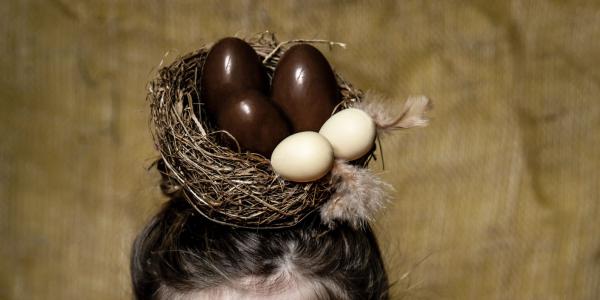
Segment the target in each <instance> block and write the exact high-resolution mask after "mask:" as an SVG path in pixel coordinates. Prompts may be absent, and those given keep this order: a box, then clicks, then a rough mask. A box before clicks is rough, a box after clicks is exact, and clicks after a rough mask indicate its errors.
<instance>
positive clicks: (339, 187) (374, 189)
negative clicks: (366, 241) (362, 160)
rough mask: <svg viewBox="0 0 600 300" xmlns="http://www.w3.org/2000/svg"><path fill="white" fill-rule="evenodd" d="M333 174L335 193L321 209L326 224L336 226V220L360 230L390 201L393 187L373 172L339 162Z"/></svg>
mask: <svg viewBox="0 0 600 300" xmlns="http://www.w3.org/2000/svg"><path fill="white" fill-rule="evenodd" d="M331 172H332V173H331V175H332V179H333V180H334V183H335V184H336V190H335V192H334V194H333V195H332V197H331V199H330V200H329V201H327V203H325V204H324V205H323V206H322V207H321V218H322V219H323V221H325V222H326V223H328V224H330V225H332V226H333V224H334V223H335V221H336V220H339V221H346V222H348V223H349V224H350V225H352V226H353V227H355V228H359V227H361V226H362V225H363V224H364V223H366V222H368V221H371V220H373V217H374V215H375V214H376V213H377V212H378V211H379V210H380V209H381V208H383V207H384V206H385V204H386V203H387V202H389V198H390V196H389V192H390V191H391V190H392V189H393V188H392V186H391V185H390V184H388V183H385V182H383V181H382V180H381V179H380V178H379V177H378V176H377V175H375V174H373V173H372V172H371V171H370V170H368V169H365V168H361V167H358V166H353V165H350V164H348V163H347V162H345V161H343V160H336V162H335V164H334V166H333V169H332V170H331Z"/></svg>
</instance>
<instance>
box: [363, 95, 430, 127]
mask: <svg viewBox="0 0 600 300" xmlns="http://www.w3.org/2000/svg"><path fill="white" fill-rule="evenodd" d="M355 107H356V108H359V109H362V110H363V111H365V112H366V113H367V114H369V115H370V116H371V118H373V121H374V122H375V125H376V126H377V134H378V135H379V136H381V135H382V134H384V133H389V132H390V131H393V130H396V129H405V128H411V127H424V126H427V123H428V121H429V120H428V119H427V118H425V113H426V112H427V111H428V110H429V109H430V108H431V101H429V98H427V97H425V96H411V97H409V98H408V99H407V100H406V102H404V107H403V108H402V110H401V111H400V112H399V113H398V114H397V116H396V114H394V115H392V112H391V110H390V109H389V107H388V106H387V105H385V104H384V101H383V98H382V97H381V96H379V95H377V94H375V93H373V92H368V93H367V94H366V95H365V97H364V100H363V101H362V102H359V103H357V104H356V105H355Z"/></svg>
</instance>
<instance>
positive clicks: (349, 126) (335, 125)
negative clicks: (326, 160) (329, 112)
mask: <svg viewBox="0 0 600 300" xmlns="http://www.w3.org/2000/svg"><path fill="white" fill-rule="evenodd" d="M319 133H320V134H321V135H323V136H324V137H325V138H327V140H328V141H329V143H331V146H332V147H333V154H334V156H335V158H341V159H345V160H348V161H350V160H355V159H357V158H360V157H362V156H363V155H365V154H367V153H368V152H369V150H371V148H372V147H373V142H374V141H375V135H376V134H377V130H376V127H375V122H373V119H372V118H371V116H369V115H368V114H367V113H365V112H364V111H362V110H360V109H357V108H348V109H344V110H342V111H340V112H338V113H336V114H334V115H333V116H331V117H330V118H329V119H328V120H327V121H326V122H325V124H323V126H322V127H321V130H319Z"/></svg>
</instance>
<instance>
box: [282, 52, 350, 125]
mask: <svg viewBox="0 0 600 300" xmlns="http://www.w3.org/2000/svg"><path fill="white" fill-rule="evenodd" d="M271 98H272V100H273V101H274V102H275V103H276V104H277V105H278V106H279V107H280V108H281V110H282V111H283V113H284V114H285V115H286V117H287V118H288V119H289V120H290V122H291V124H292V128H293V131H294V132H300V131H319V129H320V128H321V125H323V123H325V121H327V119H328V118H329V117H330V116H331V114H332V112H333V110H334V109H335V106H336V105H337V104H338V103H339V102H340V98H341V97H340V93H339V89H338V86H337V83H336V80H335V75H334V73H333V70H332V69H331V66H330V65H329V63H328V62H327V59H326V58H325V56H323V54H321V52H320V51H319V50H317V48H315V47H313V46H311V45H308V44H300V45H296V46H293V47H291V48H290V49H289V50H287V51H286V52H285V53H284V54H283V57H281V60H280V61H279V63H278V64H277V67H276V68H275V73H274V74H273V81H272V84H271Z"/></svg>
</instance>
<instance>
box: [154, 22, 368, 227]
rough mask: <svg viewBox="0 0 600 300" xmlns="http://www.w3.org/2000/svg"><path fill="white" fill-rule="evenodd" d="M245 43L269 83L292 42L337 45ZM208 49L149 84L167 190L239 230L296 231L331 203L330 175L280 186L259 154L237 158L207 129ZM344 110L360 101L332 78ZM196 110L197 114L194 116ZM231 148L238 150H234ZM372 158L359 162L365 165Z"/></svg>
mask: <svg viewBox="0 0 600 300" xmlns="http://www.w3.org/2000/svg"><path fill="white" fill-rule="evenodd" d="M247 42H248V43H249V44H250V45H251V46H252V47H253V48H254V49H255V50H256V52H257V53H258V55H259V56H260V58H261V60H263V63H264V65H265V67H266V69H267V72H268V75H269V78H271V77H272V73H273V70H274V69H275V66H276V65H277V62H278V61H279V59H280V57H281V55H282V54H283V52H285V50H286V49H287V47H288V46H290V45H291V44H293V43H327V44H328V45H329V46H335V45H338V46H343V44H341V43H335V42H329V41H323V40H293V41H288V42H283V43H279V42H278V41H277V40H276V39H275V36H274V35H273V34H272V33H269V32H265V33H262V34H259V35H257V36H255V37H253V38H251V39H248V40H247ZM209 47H210V45H209V46H206V47H202V48H200V49H198V50H197V51H195V52H192V53H189V54H187V55H184V56H182V57H180V58H177V59H176V60H175V62H173V63H172V64H171V65H169V66H166V67H163V68H162V69H160V70H159V72H158V77H157V78H156V79H155V80H154V81H152V82H151V83H150V84H149V94H148V100H149V101H150V107H151V128H152V135H153V138H154V142H155V145H156V148H157V149H158V151H159V152H160V157H161V159H162V160H163V161H164V165H165V170H164V175H165V176H167V177H168V178H169V179H170V180H169V181H170V182H172V183H173V184H172V186H170V187H168V188H170V189H171V190H177V189H179V190H181V192H182V194H183V195H185V197H186V198H187V200H188V201H189V202H190V204H191V205H192V206H194V208H196V210H197V211H198V212H199V213H200V214H202V215H204V216H205V217H207V218H209V219H211V220H213V221H215V222H219V223H224V224H228V225H232V226H239V227H253V228H255V227H260V228H281V227H288V226H293V225H295V224H297V223H298V222H300V221H301V220H302V219H303V218H304V217H305V216H306V215H308V214H309V213H311V212H312V211H315V210H316V209H318V208H319V207H320V206H321V205H322V204H323V203H325V202H326V201H328V200H329V198H330V197H331V195H332V193H333V192H334V191H333V187H332V185H333V184H332V178H331V176H330V175H328V176H326V177H324V178H322V179H321V180H319V181H316V182H311V183H295V182H290V181H286V180H283V179H282V178H281V177H279V176H278V175H277V174H275V173H274V172H273V170H272V169H271V165H270V161H269V160H268V159H267V158H265V157H262V156H261V155H258V154H254V153H248V152H240V151H235V150H232V149H231V148H229V147H225V146H223V143H221V142H219V141H220V140H222V139H223V138H224V136H225V138H228V139H231V140H234V139H233V138H232V137H230V136H229V137H227V133H225V132H223V131H219V130H216V129H215V128H213V127H211V125H210V124H209V122H208V121H207V118H206V115H205V112H204V111H201V110H200V111H198V105H197V103H198V102H200V101H201V99H200V95H201V93H200V88H201V87H200V84H199V83H200V81H201V80H200V77H201V75H202V66H203V64H204V61H205V59H206V55H207V53H208V50H209ZM336 77H337V81H338V85H339V88H340V92H341V95H342V99H343V101H342V102H341V104H340V105H339V107H338V108H337V109H338V110H339V109H343V108H347V107H350V106H353V105H354V104H355V103H357V102H359V101H361V99H362V96H363V93H362V91H360V90H358V89H356V88H354V87H353V86H352V85H351V84H350V83H348V82H347V81H345V80H344V79H343V78H342V77H341V76H339V74H336ZM194 109H196V110H197V111H196V113H194ZM234 148H235V147H234ZM371 157H372V154H370V155H368V156H367V157H365V159H363V160H362V161H361V162H360V164H361V165H366V164H367V163H368V161H369V160H370V158H371Z"/></svg>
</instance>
